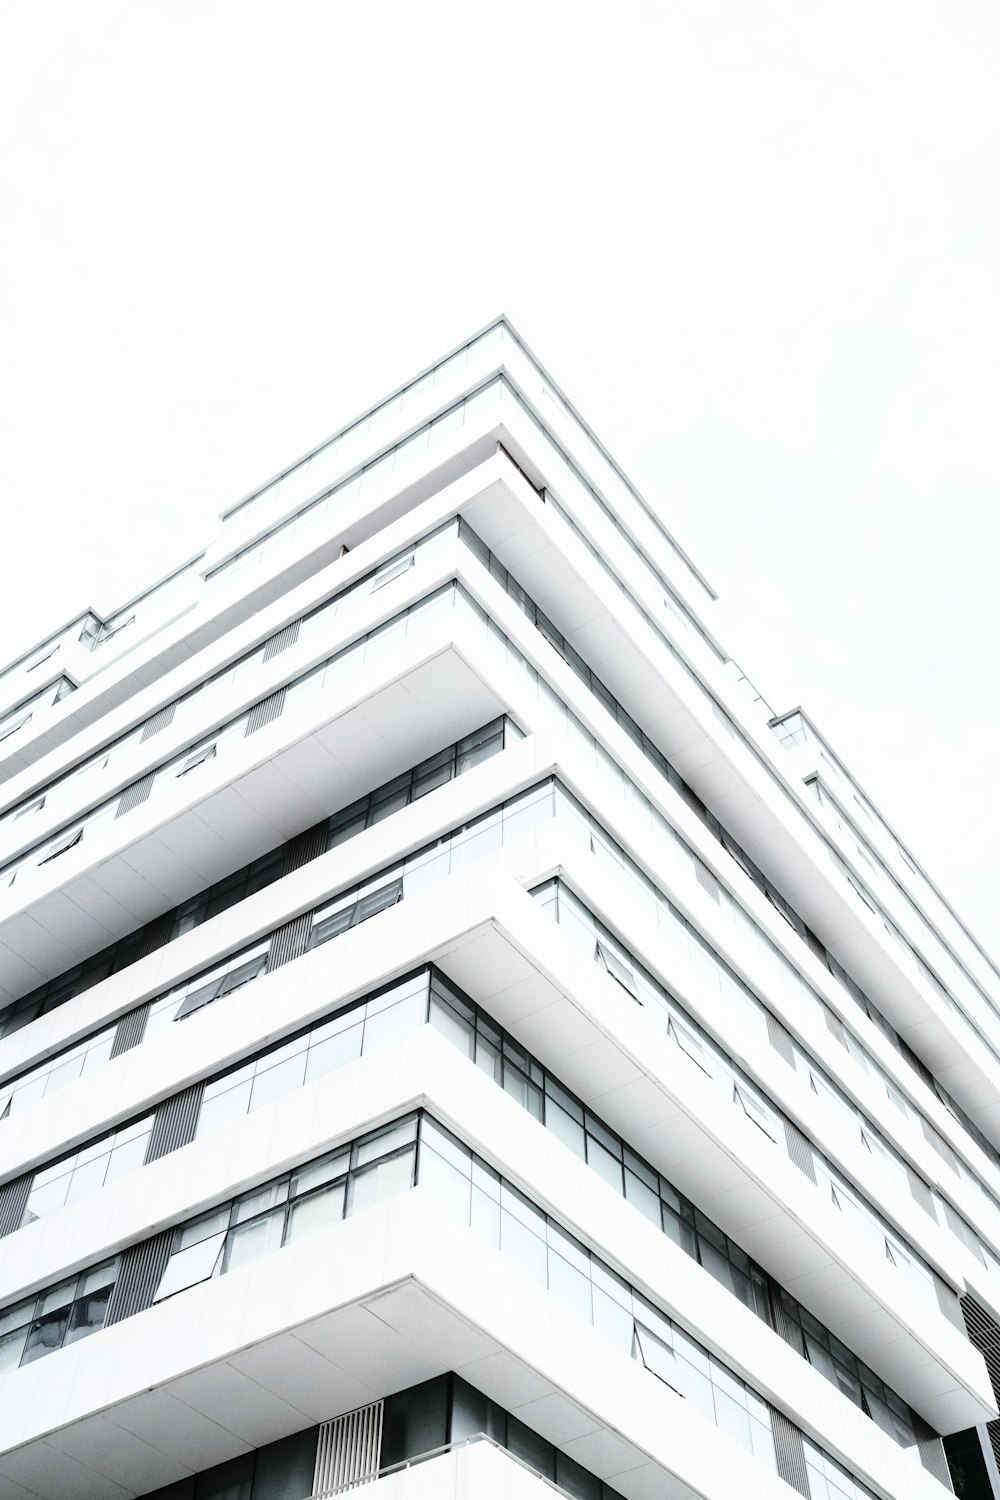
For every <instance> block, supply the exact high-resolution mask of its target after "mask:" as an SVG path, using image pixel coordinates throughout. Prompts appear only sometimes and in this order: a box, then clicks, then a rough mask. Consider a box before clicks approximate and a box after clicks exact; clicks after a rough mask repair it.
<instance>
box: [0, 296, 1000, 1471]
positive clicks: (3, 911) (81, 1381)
mask: <svg viewBox="0 0 1000 1500" xmlns="http://www.w3.org/2000/svg"><path fill="white" fill-rule="evenodd" d="M713 606H714V595H713V593H712V591H711V589H710V588H709V586H708V585H707V583H706V582H705V580H704V578H703V577H702V575H701V574H700V573H699V571H698V570H697V568H696V567H695V566H694V565H693V564H692V562H691V561H690V560H689V558H688V557H687V556H686V555H685V553H684V552H683V551H682V550H681V548H680V547H679V546H678V545H677V543H676V542H675V541H674V540H673V539H672V537H671V536H670V535H669V533H668V532H667V530H666V529H665V528H664V526H663V524H662V521H661V520H660V519H659V518H658V516H657V514H656V512H655V511H654V509H653V508H652V507H651V506H650V505H648V504H647V503H646V502H645V501H644V500H643V499H642V498H641V496H639V495H638V493H637V492H636V491H635V490H634V489H633V488H632V486H631V485H630V484H629V482H628V480H627V479H626V478H625V476H624V475H623V473H622V471H621V470H620V469H619V468H618V467H617V465H616V464H615V463H614V461H613V460H612V459H611V458H610V456H609V455H608V453H607V452H606V451H605V450H604V448H603V447H602V446H601V444H600V443H599V441H598V440H597V439H596V438H595V436H594V435H593V433H592V432H591V431H590V430H589V428H588V427H587V426H586V424H585V423H584V422H583V421H582V419H581V418H580V417H579V415H578V414H577V413H576V411H575V410H574V408H573V407H572V406H571V405H570V404H569V402H568V401H567V400H566V398H565V397H564V396H563V394H562V392H561V391H560V389H559V388H558V387H557V386H556V385H555V384H554V383H553V382H552V380H551V379H550V377H549V376H548V375H547V373H546V372H545V371H544V370H543V369H542V367H541V366H540V365H539V364H538V362H537V360H536V359H535V357H534V356H533V355H532V353H531V352H530V351H529V349H528V348H527V347H526V346H525V344H524V343H523V341H522V340H521V339H520V337H519V336H518V335H517V333H516V332H515V331H514V330H513V329H512V328H511V326H510V325H509V324H508V323H507V322H506V321H504V320H500V321H499V322H497V323H495V324H493V325H491V326H490V327H489V328H487V329H486V330H484V331H483V332H482V333H481V334H478V335H477V336H476V337H474V338H473V339H471V340H470V341H469V342H468V343H467V344H466V345H464V346H463V347H461V348H460V349H458V350H456V351H455V352H454V353H452V354H451V355H450V356H448V357H447V358H445V359H443V360H442V361H441V362H440V363H438V364H437V365H435V366H434V367H432V368H431V369H429V370H427V371H425V372H424V373H423V374H422V375H421V376H419V377H418V378H416V379H415V380H413V381H412V382H411V383H410V384H408V385H407V386H405V387H404V388H403V389H402V390H400V391H397V392H396V393H395V394H394V395H392V396H391V397H389V398H388V399H387V400H386V401H385V402H383V403H382V404H381V405H380V406H378V407H376V408H375V409H374V410H372V411H369V412H367V413H366V414H365V415H364V416H363V417H361V418H360V419H359V420H358V421H356V422H354V423H353V424H352V425H350V426H349V427H347V428H345V429H343V430H342V431H341V432H340V433H338V434H337V435H336V436H335V437H334V438H333V439H331V440H330V441H329V442H328V443H326V444H325V445H323V446H322V447H320V448H319V449H317V450H316V451H315V452H313V453H311V454H309V455H307V456H306V457H305V458H304V459H302V460H300V461H299V462H298V463H296V464H295V465H293V466H292V467H291V468H289V469H288V470H287V471H286V472H284V473H282V474H280V475H278V476H277V477H276V478H275V479H274V480H272V481H270V482H269V483H268V484H266V485H264V486H263V487H262V488H261V489H260V490H258V491H256V492H255V493H253V494H252V495H250V496H249V497H247V498H246V499H245V500H243V501H241V502H240V503H239V504H238V505H235V506H234V507H233V508H231V509H230V510H229V511H227V512H225V513H224V515H223V517H222V524H221V527H220V528H219V530H218V533H217V535H216V538H215V540H214V541H213V542H212V544H211V545H210V546H209V548H208V549H207V550H206V551H205V552H204V553H203V554H200V555H199V556H198V557H196V558H193V559H190V560H188V561H187V562H186V563H185V564H184V565H183V566H181V567H179V568H177V569H176V570H175V571H174V572H173V573H171V574H170V575H169V576H168V577H167V578H165V579H164V580H163V581H162V582H160V583H159V584H157V585H156V586H155V587H154V588H152V589H150V590H148V591H147V592H145V593H144V594H142V595H141V596H140V597H138V598H136V599H135V600H133V601H132V602H130V603H128V604H126V605H124V606H121V605H118V604H116V606H115V607H114V608H113V609H111V610H108V611H103V610H97V609H95V610H93V611H89V612H88V613H87V614H86V615H84V616H78V617H76V618H74V619H73V620H71V621H70V622H69V623H68V624H66V625H65V627H64V628H62V629H61V630H59V631H58V632H56V633H54V634H53V635H52V636H51V637H50V638H49V639H48V640H46V641H44V642H42V643H40V644H39V645H38V646H37V647H36V648H35V649H34V650H33V651H32V652H31V653H29V654H27V655H26V656H24V657H22V658H20V659H19V660H17V661H15V662H13V663H11V664H10V665H9V666H8V667H6V668H5V669H4V670H3V671H2V672H0V778H2V780H0V1497H3V1500H37V1497H42V1500H63V1497H66V1496H70V1497H80V1500H90V1497H93V1500H116V1497H122V1500H130V1497H136V1496H145V1495H150V1496H154V1495H155V1496H157V1497H159V1500H237V1497H238V1500H306V1497H310V1496H322V1495H327V1494H333V1493H338V1492H340V1491H342V1490H345V1489H347V1488H355V1487H358V1486H360V1485H366V1486H369V1487H370V1493H371V1494H372V1495H373V1497H376V1496H377V1497H381V1496H385V1497H387V1500H388V1497H393V1500H395V1497H398V1500H417V1497H430V1496H434V1497H437V1496H454V1497H455V1500H472V1497H475V1500H493V1497H497V1500H499V1497H504V1500H508V1497H509V1500H521V1497H523V1500H531V1497H538V1500H543V1497H544V1496H545V1495H546V1494H550V1493H551V1492H552V1489H553V1487H555V1489H556V1490H557V1491H561V1492H562V1493H565V1494H567V1495H570V1496H575V1497H578V1500H618V1497H625V1500H661V1497H666V1500H675V1497H676V1500H681V1497H684V1500H686V1497H695V1496H698V1497H704V1500H731V1497H732V1496H734V1495H740V1496H742V1497H745V1500H757V1497H760V1500H781V1497H793V1496H796V1495H798V1496H804V1497H808V1500H871V1497H873V1496H874V1497H878V1500H936V1497H939V1496H941V1495H942V1494H943V1493H950V1492H952V1491H953V1490H954V1491H955V1492H956V1493H958V1494H960V1495H963V1496H965V1497H967V1500H981V1497H985V1496H991V1495H996V1494H1000V1481H998V1477H997V1460H996V1455H997V1453H998V1452H1000V1437H998V1433H997V1426H996V1423H995V1419H996V1416H997V1401H996V1392H997V1389H998V1377H1000V1358H998V1354H1000V1333H998V1327H997V1325H998V1323H1000V1152H998V1146H1000V1014H998V1012H1000V976H998V972H997V970H996V968H995V967H994V965H993V963H992V962H991V960H990V959H989V957H988V956H987V955H986V953H985V952H984V951H983V950H982V949H981V948H980V946H979V945H978V944H977V942H976V940H975V939H974V937H973V936H972V935H971V933H970V932H969V931H968V930H967V928H966V927H965V926H964V925H963V924H962V922H961V921H960V920H959V918H958V917H957V916H956V915H955V913H954V912H953V910H952V909H951V908H950V906H949V905H948V904H947V903H946V901H945V900H944V899H943V897H942V896H941V895H940V893H939V892H938V890H937V889H936V887H935V886H934V885H933V884H932V882H931V881H930V879H929V878H928V877H927V876H926V875H925V874H924V872H923V871H922V869H921V868H920V867H919V866H918V864H917V863H916V861H915V860H914V859H913V857H912V856H911V854H910V853H909V852H908V850H907V849H906V848H905V847H904V845H903V844H902V843H901V842H900V841H899V840H898V839H897V838H896V837H895V835H894V834H893V832H892V830H891V829H890V828H889V827H888V825H887V824H886V823H885V821H884V820H883V819H882V818H881V817H880V815H879V813H878V811H877V809H876V808H875V806H874V805H873V804H872V802H871V801H870V800H869V799H868V797H867V796H866V794H865V793H864V792H863V791H862V789H861V788H860V787H859V786H858V785H857V783H856V782H855V781H854V779H853V778H852V777H851V775H850V773H849V772H848V771H847V770H846V769H845V767H844V765H843V764H842V762H841V761H840V760H839V759H838V757H837V756H836V754H835V753H834V751H833V750H832V749H831V748H830V745H829V744H828V743H827V742H826V740H825V739H824V738H823V736H822V735H821V734H820V733H819V731H818V730H817V729H816V728H815V726H814V725H813V724H812V722H811V721H810V720H809V719H808V718H807V717H806V715H805V714H804V713H803V712H802V711H801V710H795V711H794V712H791V713H786V714H783V715H781V716H776V715H775V714H774V713H773V712H772V711H771V709H770V708H769V707H768V706H767V705H766V704H765V703H764V702H763V701H762V700H761V699H760V697H759V696H758V695H757V694H756V693H755V692H754V690H753V688H752V686H751V685H750V683H749V681H748V679H747V678H746V677H745V676H744V675H743V673H742V672H741V671H740V670H739V668H738V667H737V666H736V664H735V662H734V661H733V660H732V659H731V657H730V656H729V655H728V652H727V650H726V647H725V645H724V644H723V643H721V642H720V641H719V640H718V639H717V638H716V634H715V628H714V625H713Z"/></svg>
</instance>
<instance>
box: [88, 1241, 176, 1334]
mask: <svg viewBox="0 0 1000 1500" xmlns="http://www.w3.org/2000/svg"><path fill="white" fill-rule="evenodd" d="M173 1237H174V1232H173V1230H172V1229H164V1230H163V1232H162V1233H161V1234H154V1235H153V1238H152V1239H151V1240H143V1242H142V1244H141V1245H130V1246H129V1248H128V1249H127V1250H125V1251H124V1252H123V1254H122V1263H121V1269H120V1270H119V1272H118V1280H117V1281H116V1282H115V1289H114V1291H113V1292H112V1293H111V1301H110V1303H109V1304H108V1316H107V1318H106V1319H105V1323H104V1326H105V1327H106V1328H107V1327H110V1325H111V1324H112V1323H119V1322H120V1321H121V1319H122V1318H131V1317H132V1316H133V1314H135V1313H141V1312H145V1311H146V1308H147V1307H152V1305H153V1298H154V1296H155V1295H156V1288H157V1287H158V1286H159V1284H160V1277H161V1276H162V1275H163V1272H164V1270H165V1269H166V1264H167V1261H168V1260H169V1259H170V1242H171V1240H172V1239H173Z"/></svg>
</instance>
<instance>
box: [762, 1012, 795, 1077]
mask: <svg viewBox="0 0 1000 1500" xmlns="http://www.w3.org/2000/svg"><path fill="white" fill-rule="evenodd" d="M766 1014H767V1039H768V1041H769V1042H770V1043H771V1046H772V1047H773V1048H774V1050H775V1052H777V1054H778V1056H779V1057H782V1058H784V1060H785V1062H786V1063H788V1064H789V1066H790V1067H794V1066H795V1054H794V1052H793V1051H792V1038H791V1036H790V1034H789V1033H788V1032H787V1031H786V1030H785V1028H784V1026H782V1024H781V1022H780V1021H779V1020H778V1018H777V1016H773V1015H772V1014H771V1012H770V1011H767V1012H766Z"/></svg>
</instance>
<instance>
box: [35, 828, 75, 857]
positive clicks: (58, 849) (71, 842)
mask: <svg viewBox="0 0 1000 1500" xmlns="http://www.w3.org/2000/svg"><path fill="white" fill-rule="evenodd" d="M82 838H83V828H82V827H80V828H74V829H72V831H71V832H70V833H64V834H61V835H60V837H59V838H57V839H56V840H55V842H54V843H51V844H50V845H49V847H48V848H47V849H46V851H45V853H44V854H43V855H42V857H41V859H40V860H39V861H38V863H39V864H40V865H47V864H48V862H49V860H50V859H56V858H57V857H58V856H59V855H60V854H65V853H66V851H67V850H68V849H72V848H73V847H74V846H75V845H76V844H78V843H79V842H80V840H81V839H82Z"/></svg>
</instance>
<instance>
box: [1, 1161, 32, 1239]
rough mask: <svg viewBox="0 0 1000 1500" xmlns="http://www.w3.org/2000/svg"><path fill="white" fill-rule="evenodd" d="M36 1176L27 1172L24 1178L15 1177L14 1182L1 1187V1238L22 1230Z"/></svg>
mask: <svg viewBox="0 0 1000 1500" xmlns="http://www.w3.org/2000/svg"><path fill="white" fill-rule="evenodd" d="M34 1175H35V1174H34V1173H33V1172H27V1173H25V1175H24V1176H23V1177H15V1178H14V1180H13V1182H5V1183H4V1185H3V1187H0V1238H2V1237H3V1236H4V1235H7V1234H13V1233H14V1230H15V1229H20V1227H21V1220H22V1219H23V1218H24V1210H25V1209H26V1208H27V1206H28V1194H29V1193H30V1192H31V1181H32V1178H33V1177H34Z"/></svg>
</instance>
